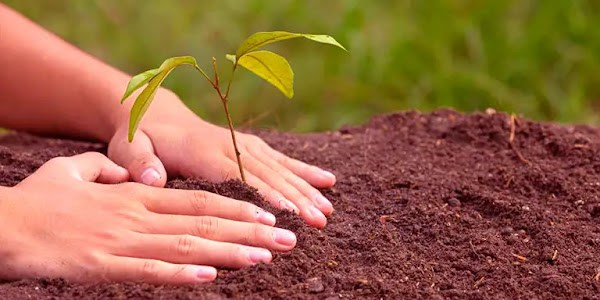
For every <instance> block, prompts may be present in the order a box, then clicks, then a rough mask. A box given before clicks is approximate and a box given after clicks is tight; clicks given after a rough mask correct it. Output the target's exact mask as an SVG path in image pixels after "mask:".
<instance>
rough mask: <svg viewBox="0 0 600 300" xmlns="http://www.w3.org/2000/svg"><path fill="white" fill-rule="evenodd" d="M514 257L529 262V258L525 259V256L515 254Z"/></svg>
mask: <svg viewBox="0 0 600 300" xmlns="http://www.w3.org/2000/svg"><path fill="white" fill-rule="evenodd" d="M513 256H514V257H515V258H516V259H518V260H520V261H527V257H525V256H522V255H518V254H513Z"/></svg>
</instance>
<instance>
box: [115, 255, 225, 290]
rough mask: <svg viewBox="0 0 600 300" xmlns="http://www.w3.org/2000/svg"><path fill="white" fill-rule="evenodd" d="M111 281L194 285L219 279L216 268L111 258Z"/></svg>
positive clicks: (153, 260)
mask: <svg viewBox="0 0 600 300" xmlns="http://www.w3.org/2000/svg"><path fill="white" fill-rule="evenodd" d="M105 266H106V269H105V270H106V271H105V274H104V276H105V278H106V279H108V280H109V281H143V282H147V283H154V284H174V285H181V284H192V283H204V282H210V281H213V280H215V278H217V270H216V269H215V268H214V267H208V266H198V265H189V264H173V263H168V262H164V261H161V260H155V259H142V258H135V257H120V256H111V257H110V258H108V259H107V262H106V263H105Z"/></svg>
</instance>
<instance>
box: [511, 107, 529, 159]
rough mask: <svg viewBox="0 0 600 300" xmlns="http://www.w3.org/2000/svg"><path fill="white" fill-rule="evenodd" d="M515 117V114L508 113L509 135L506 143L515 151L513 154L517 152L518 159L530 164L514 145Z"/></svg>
mask: <svg viewBox="0 0 600 300" xmlns="http://www.w3.org/2000/svg"><path fill="white" fill-rule="evenodd" d="M517 122H518V120H517V117H516V116H515V114H512V115H510V135H509V137H508V144H509V145H510V148H511V149H512V150H513V151H514V152H515V154H517V156H518V157H519V159H520V160H521V162H523V163H524V164H526V165H531V163H530V162H529V161H528V160H527V159H525V157H523V155H522V154H521V152H520V151H519V149H517V147H516V146H515V143H514V141H515V130H516V125H515V123H517Z"/></svg>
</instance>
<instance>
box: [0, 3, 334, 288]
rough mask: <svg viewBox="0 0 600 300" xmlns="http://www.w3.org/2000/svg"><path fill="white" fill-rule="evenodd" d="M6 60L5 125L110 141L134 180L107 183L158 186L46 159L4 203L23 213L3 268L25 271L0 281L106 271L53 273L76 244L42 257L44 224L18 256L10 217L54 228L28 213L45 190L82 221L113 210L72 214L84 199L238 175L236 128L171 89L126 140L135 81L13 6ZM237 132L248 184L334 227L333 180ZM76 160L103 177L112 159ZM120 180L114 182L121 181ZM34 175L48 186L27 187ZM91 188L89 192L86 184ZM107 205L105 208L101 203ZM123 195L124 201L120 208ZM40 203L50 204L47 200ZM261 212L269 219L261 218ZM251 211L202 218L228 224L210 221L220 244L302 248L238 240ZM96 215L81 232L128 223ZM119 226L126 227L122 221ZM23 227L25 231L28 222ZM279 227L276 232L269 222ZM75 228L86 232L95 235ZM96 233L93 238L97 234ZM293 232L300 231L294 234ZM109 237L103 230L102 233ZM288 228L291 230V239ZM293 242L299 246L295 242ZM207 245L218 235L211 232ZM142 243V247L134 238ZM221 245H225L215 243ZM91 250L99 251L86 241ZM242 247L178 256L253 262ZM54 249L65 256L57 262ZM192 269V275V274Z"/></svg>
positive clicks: (1, 48)
mask: <svg viewBox="0 0 600 300" xmlns="http://www.w3.org/2000/svg"><path fill="white" fill-rule="evenodd" d="M0 66H2V68H1V69H0V97H1V98H0V126H1V127H8V128H13V129H18V130H24V131H30V132H35V133H40V134H51V135H62V136H67V137H75V138H83V139H90V140H96V141H101V142H106V143H108V145H109V148H108V149H109V150H108V156H109V158H110V159H111V160H112V161H113V162H115V163H117V164H118V165H120V166H122V167H124V168H125V169H126V170H127V172H126V173H127V174H126V175H124V174H125V173H122V172H121V174H120V175H119V176H117V177H118V179H119V180H108V181H109V182H106V183H115V182H117V181H125V180H127V179H128V178H125V177H131V179H133V180H134V181H136V182H140V183H143V184H145V185H149V186H151V187H148V186H144V185H141V184H133V183H129V184H125V185H116V186H110V187H108V186H104V185H102V184H100V183H91V182H88V181H94V179H91V178H93V177H94V176H91V177H86V178H87V179H88V180H83V182H82V181H81V180H79V181H77V180H75V181H74V180H72V179H73V178H70V179H69V177H68V176H66V175H73V174H74V173H73V172H71V173H69V172H66V171H65V170H64V169H65V167H64V165H63V168H61V167H56V166H55V167H52V166H51V167H47V166H44V167H43V168H42V169H44V168H45V169H44V170H46V171H44V172H41V173H40V171H41V170H40V171H38V172H36V173H35V174H34V175H32V176H31V179H27V180H26V181H24V183H23V184H20V185H18V186H16V187H14V188H1V189H0V195H2V197H1V198H0V214H1V211H2V210H6V207H10V208H11V209H12V210H11V211H12V212H13V213H14V214H12V215H7V216H6V217H0V224H2V228H3V230H2V231H1V233H0V245H2V246H0V252H6V253H11V255H7V256H0V257H3V259H0V264H4V266H5V267H7V268H6V269H5V270H13V271H15V273H14V274H13V275H10V274H7V272H9V271H4V273H1V272H0V277H5V278H15V276H16V277H22V276H41V275H47V276H54V275H56V276H62V277H67V278H84V279H85V278H95V277H94V276H91V275H90V276H79V277H77V276H76V275H74V274H78V275H81V273H80V272H81V271H86V272H88V271H89V272H88V273H89V274H92V275H94V274H95V275H98V272H99V271H98V270H102V268H97V269H94V268H91V267H89V268H87V269H86V268H84V267H83V266H81V268H83V270H81V269H80V270H79V271H78V272H79V273H78V272H76V271H75V269H77V268H76V267H73V268H74V269H73V268H72V269H68V268H63V269H61V268H58V269H57V268H54V269H53V268H51V267H50V265H51V264H52V263H53V262H56V260H53V258H54V259H58V260H60V259H61V257H60V255H59V253H60V251H58V250H56V249H60V247H64V250H72V249H70V248H71V247H69V246H67V244H65V243H55V244H53V246H54V247H58V248H56V249H55V250H56V251H49V252H48V253H49V254H45V255H42V253H43V251H42V249H43V248H44V247H46V246H47V245H46V244H44V243H45V242H48V241H47V239H48V238H44V239H41V238H40V236H36V234H35V233H36V232H39V231H35V230H34V231H33V232H32V233H31V236H25V235H23V234H20V236H22V238H23V239H24V240H28V241H29V242H30V244H27V247H29V248H28V249H32V250H31V251H28V252H23V253H24V254H23V255H17V254H15V253H17V252H18V251H20V250H22V249H23V248H21V247H19V245H20V244H17V243H16V242H15V243H11V242H8V241H10V240H11V234H13V235H14V232H12V233H11V231H10V230H8V229H5V228H16V227H14V226H16V225H15V224H11V222H17V223H18V222H21V225H22V226H30V227H32V228H38V229H39V228H44V227H43V226H42V225H43V224H41V223H40V222H43V218H42V219H38V218H35V217H29V216H28V209H29V210H31V209H33V208H35V210H34V211H35V212H38V213H39V215H40V216H41V215H43V214H44V212H43V211H39V208H38V207H37V205H36V204H39V203H38V202H36V201H42V200H40V199H42V198H43V197H41V195H43V196H44V197H45V198H46V199H60V200H61V201H66V202H65V203H64V206H63V208H65V210H63V211H55V210H51V211H49V212H48V213H51V212H53V213H55V215H54V217H56V218H58V216H60V217H65V216H69V217H72V218H73V222H77V221H79V222H83V220H87V218H85V216H86V214H89V215H90V216H91V215H92V214H97V213H98V211H102V212H104V213H105V214H107V215H108V214H109V211H108V210H101V209H100V208H101V207H100V208H98V207H96V208H93V207H94V206H93V205H90V206H84V207H81V208H80V210H74V211H69V210H67V209H66V208H68V207H72V206H73V205H75V204H79V203H80V202H81V201H86V202H90V203H92V202H93V203H94V205H102V203H101V199H104V198H111V197H112V196H114V199H120V200H122V201H127V200H128V201H130V202H131V201H133V202H136V203H146V202H144V201H148V199H149V198H152V197H154V196H153V194H154V193H158V194H160V195H161V196H162V197H164V198H165V199H177V196H178V195H180V194H179V193H180V192H177V191H173V190H167V189H165V190H161V192H157V191H159V189H157V188H158V187H163V186H164V185H165V183H166V180H167V175H168V176H179V175H181V176H197V177H202V178H205V179H207V180H210V181H221V180H224V179H230V178H236V177H239V173H238V172H239V171H238V170H237V165H236V163H235V154H234V153H233V149H232V147H231V140H230V135H229V132H228V131H227V130H226V129H224V128H221V127H218V126H215V125H212V124H210V123H207V122H205V121H203V120H201V119H200V118H198V117H197V116H196V115H195V114H194V113H193V112H191V111H190V110H189V109H188V108H187V107H186V106H185V105H184V104H183V103H182V102H181V101H180V100H179V98H178V97H177V96H176V95H175V94H174V93H172V92H171V91H169V90H167V89H164V88H161V89H160V90H159V91H158V93H157V96H156V99H155V100H154V104H153V106H152V107H150V109H149V111H148V113H147V114H146V116H145V118H144V120H142V123H141V124H140V128H139V131H138V132H137V134H136V138H135V140H134V141H133V143H128V142H127V137H126V136H127V120H128V114H129V109H130V108H131V105H132V102H133V101H132V99H129V101H127V102H126V104H125V105H121V104H119V99H120V96H121V95H122V93H123V92H124V89H125V86H126V85H127V82H128V80H129V79H130V76H129V75H127V74H125V73H123V72H121V71H119V70H117V69H115V68H113V67H111V66H108V65H106V64H104V63H103V62H101V61H99V60H98V59H96V58H94V57H92V56H90V55H88V54H86V53H85V52H82V51H80V50H79V49H77V48H76V47H74V46H72V45H70V44H68V43H66V42H64V41H63V40H61V39H60V38H58V37H56V36H55V35H53V34H51V33H49V32H48V31H46V30H44V29H43V28H41V27H39V26H37V25H35V24H34V23H32V22H31V21H29V20H27V19H26V18H24V17H23V16H21V15H20V14H18V13H16V12H14V11H13V10H11V9H9V8H8V7H7V6H5V5H3V4H0ZM136 96H137V93H135V94H134V95H132V96H131V98H134V97H136ZM237 135H238V144H239V147H240V150H241V152H242V153H243V154H242V155H243V156H244V165H245V168H246V177H247V182H248V183H249V184H250V185H252V186H254V187H256V188H257V189H258V190H259V192H260V193H261V194H262V195H263V196H264V197H265V199H266V200H267V201H269V202H270V203H271V204H273V205H275V206H276V207H279V208H285V209H290V210H293V211H295V212H297V213H298V214H299V215H300V216H301V217H302V218H304V219H305V220H306V222H307V223H308V224H310V225H312V226H315V227H323V226H325V224H326V222H327V220H326V217H325V215H329V214H331V213H332V211H333V207H332V205H331V203H330V202H329V201H328V200H327V199H325V197H323V196H322V195H321V193H320V192H319V191H318V190H317V189H316V188H326V187H331V186H332V185H333V184H334V183H335V176H334V175H333V174H331V173H329V172H326V171H323V170H321V169H319V168H317V167H315V166H310V165H307V164H305V163H303V162H300V161H297V160H294V159H291V158H289V157H287V156H285V155H283V154H281V153H279V152H277V151H275V150H273V149H272V148H271V147H269V146H268V145H267V144H266V143H264V142H263V141H262V140H261V139H259V138H258V137H256V136H253V135H249V134H244V133H239V132H238V133H237ZM90 160H92V161H102V160H103V158H101V157H98V156H95V157H94V158H93V159H90ZM59 165H61V164H59ZM69 165H70V168H73V169H77V170H79V172H81V173H92V174H96V173H97V172H99V171H98V170H99V169H98V165H102V164H101V163H98V162H95V163H89V162H88V160H82V159H77V158H73V159H72V161H69ZM111 168H112V167H111ZM111 170H112V169H111ZM119 172H120V171H119ZM57 178H58V179H61V180H63V179H64V180H65V181H68V182H69V183H70V184H66V183H64V184H62V185H59V186H62V188H53V187H52V186H51V185H49V183H50V182H53V183H54V184H56V185H58V184H59V183H60V182H61V181H59V180H56V179H57ZM75 178H77V176H75ZM111 178H112V179H114V178H113V177H111ZM25 182H34V183H39V184H33V183H32V184H25ZM84 186H85V187H87V188H83V187H84ZM121 186H126V188H122V189H127V192H125V193H123V194H124V195H126V196H125V197H122V198H117V196H119V195H113V194H120V193H118V192H115V191H120V190H118V188H121ZM111 193H112V194H111ZM205 194H208V193H205ZM111 195H112V196H111ZM203 195H204V194H203ZM208 198H210V199H211V202H210V205H216V207H220V206H223V205H225V204H224V203H227V202H229V201H234V200H232V199H227V198H224V197H219V196H217V195H212V194H211V196H210V197H208ZM111 199H113V198H111ZM17 200H19V201H17ZM98 201H100V203H95V202H98ZM172 201H174V200H172ZM118 202H119V201H116V200H115V201H114V203H118ZM213 202H214V203H213ZM69 203H70V204H69ZM173 203H175V202H173ZM236 203H237V202H236ZM40 207H42V208H52V207H49V206H44V205H41V206H40ZM86 207H89V208H86ZM98 209H100V210H98ZM122 209H124V214H125V215H127V214H134V215H135V214H136V212H135V211H131V210H127V209H129V207H125V208H122ZM96 210H98V211H96ZM192 212H193V211H192ZM233 212H236V210H233ZM32 213H33V211H32ZM155 213H157V212H155ZM158 213H161V214H168V215H169V214H170V215H171V216H170V217H171V218H176V217H181V215H190V214H192V213H191V212H190V211H185V210H179V211H161V212H158ZM69 214H70V215H69ZM258 215H263V214H262V213H258ZM243 216H244V213H242V212H240V211H238V214H235V213H233V214H228V215H219V214H216V213H215V212H214V211H209V212H206V213H204V214H202V215H197V216H195V218H196V219H197V218H200V217H214V218H218V220H219V221H218V222H217V223H211V224H219V226H217V228H216V229H215V232H217V233H215V234H214V235H218V236H219V237H220V239H221V240H219V241H218V242H223V241H227V242H229V243H231V244H233V246H235V247H246V246H243V245H242V244H244V245H250V246H256V247H259V248H262V249H263V250H264V249H275V250H286V249H287V250H289V249H291V248H292V247H293V245H295V236H294V237H293V238H289V239H287V242H288V243H287V244H288V245H287V246H286V247H285V249H284V248H281V247H280V246H281V243H277V242H273V241H275V239H276V237H277V234H276V235H272V234H271V241H270V242H267V241H266V240H261V239H260V238H259V237H255V236H253V235H250V236H247V237H246V238H245V239H244V240H241V241H240V240H236V237H237V238H238V239H239V236H238V235H237V234H238V232H236V230H233V229H231V228H234V227H238V226H249V225H248V224H243V223H242V222H238V223H230V222H233V221H236V220H237V221H245V222H246V223H248V222H257V220H258V219H257V220H248V219H244V217H243ZM49 217H50V216H49ZM188 217H189V216H188ZM263 218H266V217H263ZM125 219H126V218H125ZM268 219H269V221H266V219H265V220H262V221H263V222H262V223H263V224H262V225H261V226H266V227H269V226H272V225H274V220H272V222H271V219H272V218H271V217H268ZM96 221H97V222H98V223H97V224H96V225H97V226H95V227H83V229H82V230H85V229H86V228H87V229H89V230H92V229H94V228H96V227H102V226H104V225H106V226H113V225H111V224H113V223H114V224H121V223H119V222H118V221H116V220H115V221H114V222H113V223H110V222H112V221H108V217H107V218H98V219H97V220H96ZM73 222H71V223H66V224H71V225H72V226H73V227H77V226H76V225H75V224H76V223H73ZM103 222H104V223H103ZM123 222H124V223H123V224H125V223H127V222H126V221H123ZM191 222H196V223H194V224H198V223H197V222H200V221H191ZM221 224H228V226H221ZM124 226H125V225H124ZM111 228H112V227H111ZM240 228H241V227H240ZM261 228H263V227H261ZM114 229H115V230H116V227H115V228H114ZM196 229H197V228H194V227H193V226H191V227H189V228H188V229H187V231H185V230H183V231H180V232H178V233H177V234H182V235H184V236H188V235H191V236H194V237H196V238H202V237H198V236H197V235H198V234H196V235H194V232H196V233H197V232H198V231H197V230H196ZM15 230H16V231H18V229H15ZM47 230H50V231H52V230H55V228H53V227H50V228H48V229H47ZM261 230H267V229H261ZM269 230H275V229H273V228H271V229H269ZM65 232H69V231H68V230H67V231H65ZM54 233H56V234H58V235H60V234H62V233H61V232H54ZM72 233H73V234H75V235H77V234H81V236H85V231H83V232H78V233H76V232H72ZM88 233H89V234H91V235H93V232H88ZM288 233H290V234H291V232H288ZM100 235H101V236H102V234H100ZM286 235H288V237H289V234H286ZM48 236H51V237H55V236H57V235H54V234H53V232H49V234H48ZM282 236H283V234H280V235H279V238H281V237H282ZM292 236H293V234H292ZM36 238H37V239H36ZM121 238H122V237H121ZM123 239H125V238H123ZM292 239H293V243H292V242H291V240H292ZM181 240H183V241H185V242H186V243H185V244H184V245H188V246H186V247H190V248H189V252H190V253H194V254H197V253H201V254H202V255H204V256H203V257H214V256H215V255H218V254H219V252H220V251H221V249H220V248H219V247H216V246H215V247H213V246H214V245H216V244H214V243H208V244H207V245H208V246H204V247H201V246H199V243H188V241H187V240H185V239H183V238H180V239H179V240H177V238H174V239H173V242H177V241H181ZM208 240H211V239H210V238H208ZM36 241H37V242H36ZM102 241H106V240H102V239H97V240H91V239H85V238H82V239H81V240H79V242H80V243H81V244H80V245H78V247H76V248H79V249H87V250H89V252H93V253H104V254H107V253H108V252H110V251H108V250H107V248H106V247H105V245H104V246H102V247H99V248H94V247H92V246H93V245H95V246H98V245H101V242H102ZM127 241H129V240H127ZM133 241H134V242H135V240H133ZM212 241H213V242H215V241H214V240H212ZM113 242H114V240H113ZM86 243H88V244H86ZM86 245H87V246H90V247H86ZM177 245H178V244H173V245H171V248H169V249H177V247H178V246H177ZM190 245H191V246H190ZM21 246H23V245H21ZM163 246H164V245H163ZM233 246H232V247H233ZM11 247H16V248H11ZM277 247H279V248H277ZM38 248H39V249H38ZM67 248H69V249H67ZM99 249H100V250H99ZM137 249H138V250H139V252H140V253H142V252H143V251H142V250H141V249H142V248H137ZM81 251H83V250H81ZM103 251H104V252H103ZM232 253H234V254H232V255H231V256H228V259H225V260H221V261H219V260H215V261H212V260H209V261H206V260H198V258H197V257H196V256H192V257H196V260H190V261H184V260H179V261H171V263H190V264H192V265H194V264H201V265H202V264H205V265H211V266H222V265H225V266H232V267H235V266H243V265H248V264H252V263H255V262H253V261H251V260H249V258H248V252H247V251H246V252H245V251H238V252H235V251H233V252H232ZM27 254H30V256H26V255H27ZM53 254H56V255H57V256H55V257H52V255H53ZM87 254H90V253H87ZM36 255H41V256H42V257H44V258H45V259H46V260H44V261H45V262H46V263H47V264H48V265H47V266H43V262H40V265H39V268H37V269H36V270H37V271H31V272H30V273H19V272H23V270H19V266H22V265H23V264H24V265H28V264H27V263H28V260H27V259H26V257H29V258H31V259H33V258H34V257H35V256H36ZM82 255H83V254H82ZM128 255H130V256H131V257H136V258H138V259H147V258H142V257H140V256H136V255H138V254H136V252H135V251H133V252H131V253H129V254H128ZM139 255H142V254H139ZM10 257H18V258H19V259H16V260H10V259H9V258H10ZM163 258H164V257H163ZM153 259H158V261H160V262H161V263H160V264H161V265H162V264H164V263H169V261H166V260H164V259H162V258H153ZM161 259H162V260H161ZM90 261H91V264H92V265H93V264H94V263H95V264H101V263H105V261H102V260H99V259H92V260H90ZM236 261H237V262H244V261H245V264H244V263H238V264H237V265H236V264H234V262H236ZM249 261H250V262H249ZM261 261H265V262H266V261H270V256H269V257H266V256H265V257H263V259H262V260H261ZM9 262H10V266H11V268H8V265H7V264H8V263H9ZM30 263H31V262H30ZM156 264H158V263H156ZM29 265H31V264H29ZM127 266H129V265H127V264H123V267H121V269H122V271H123V273H127V272H129V271H131V272H134V269H135V267H140V265H139V264H138V265H135V266H134V264H131V269H128V267H127ZM96 267H98V265H96ZM144 268H146V269H144ZM148 268H150V269H148ZM170 268H171V269H170V270H171V271H173V270H174V268H173V267H172V266H171V267H170ZM142 269H143V270H145V271H143V270H142V271H139V272H138V273H135V274H137V275H138V277H141V278H139V279H142V280H147V281H148V278H145V277H144V276H146V275H147V276H146V277H151V278H150V280H149V281H161V280H167V277H168V276H163V277H161V276H158V275H156V274H154V273H156V272H155V271H156V270H158V269H157V268H155V265H154V263H148V264H147V263H144V264H142ZM209 269H210V268H209ZM90 270H96V271H90ZM138 270H139V269H138ZM186 270H187V269H186ZM211 270H214V269H211ZM95 272H96V273H95ZM186 272H187V271H186ZM186 272H184V273H185V274H188V273H186ZM9 273H10V272H9ZM84 273H85V272H84ZM209 273H210V272H209ZM86 274H87V273H86ZM127 274H129V275H128V276H121V275H111V274H105V275H106V276H105V277H107V278H108V279H111V280H131V279H134V278H137V277H136V276H134V275H131V274H132V273H127ZM211 274H212V273H211ZM21 275H22V276H21ZM163 275H164V274H163ZM182 276H183V275H182ZM211 276H212V275H211ZM175 277H176V278H179V277H177V276H175ZM209 277H210V276H208V277H206V276H205V277H202V278H203V280H206V278H209ZM152 278H154V280H152ZM213 278H214V277H213ZM209 279H210V278H209ZM186 280H187V281H186ZM186 280H181V281H182V282H189V278H186Z"/></svg>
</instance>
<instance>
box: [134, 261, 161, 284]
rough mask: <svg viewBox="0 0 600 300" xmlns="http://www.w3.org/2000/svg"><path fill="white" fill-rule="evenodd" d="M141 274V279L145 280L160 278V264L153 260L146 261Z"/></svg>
mask: <svg viewBox="0 0 600 300" xmlns="http://www.w3.org/2000/svg"><path fill="white" fill-rule="evenodd" d="M139 272H140V277H141V278H144V279H156V278H158V277H160V275H159V270H158V264H157V263H156V262H155V261H152V260H147V261H144V263H143V264H142V266H141V267H140V271H139Z"/></svg>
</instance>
